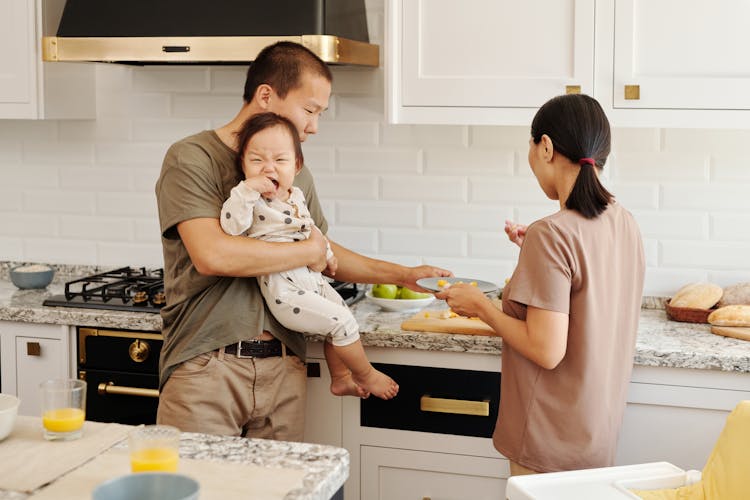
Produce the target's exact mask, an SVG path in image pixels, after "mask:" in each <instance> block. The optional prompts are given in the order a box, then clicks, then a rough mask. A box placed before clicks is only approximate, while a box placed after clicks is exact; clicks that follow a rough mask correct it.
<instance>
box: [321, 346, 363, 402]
mask: <svg viewBox="0 0 750 500" xmlns="http://www.w3.org/2000/svg"><path fill="white" fill-rule="evenodd" d="M324 352H325V356H326V363H328V371H329V372H330V374H331V392H332V393H333V394H335V395H336V396H357V397H360V398H368V397H370V392H369V391H367V390H365V389H363V388H362V387H360V386H358V385H357V383H356V382H354V379H352V372H351V370H349V368H347V366H346V365H345V364H344V361H343V360H342V359H341V358H340V357H339V355H338V354H337V353H336V349H335V348H334V347H333V345H332V344H331V343H330V342H328V341H326V343H325V347H324Z"/></svg>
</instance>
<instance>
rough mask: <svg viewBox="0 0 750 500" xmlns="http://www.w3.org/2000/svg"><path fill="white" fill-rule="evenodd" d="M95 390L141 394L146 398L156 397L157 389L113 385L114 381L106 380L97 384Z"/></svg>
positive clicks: (102, 392) (101, 392)
mask: <svg viewBox="0 0 750 500" xmlns="http://www.w3.org/2000/svg"><path fill="white" fill-rule="evenodd" d="M97 392H99V394H101V395H105V394H119V395H122V396H143V397H146V398H158V397H159V389H144V388H142V387H125V386H121V385H115V384H114V382H107V383H106V384H105V383H103V382H102V383H101V384H99V387H98V388H97Z"/></svg>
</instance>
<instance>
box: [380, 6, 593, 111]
mask: <svg viewBox="0 0 750 500" xmlns="http://www.w3.org/2000/svg"><path fill="white" fill-rule="evenodd" d="M387 9H388V12H387V18H388V22H387V31H388V32H387V34H386V37H387V41H386V50H387V57H386V59H387V74H388V90H389V92H390V95H389V118H390V120H391V121H393V122H396V123H463V124H475V123H477V124H482V123H518V124H524V125H528V123H529V121H530V119H531V117H532V116H533V113H534V111H535V110H536V109H537V108H538V107H539V106H540V105H541V104H543V103H544V102H545V101H546V100H547V99H549V98H550V97H552V96H555V95H558V94H563V93H565V92H566V91H580V92H584V93H589V94H590V93H592V92H593V84H594V75H593V66H594V0H579V1H575V0H538V1H536V2H518V1H515V0H464V1H461V2H456V1H455V0H389V2H388V5H387Z"/></svg>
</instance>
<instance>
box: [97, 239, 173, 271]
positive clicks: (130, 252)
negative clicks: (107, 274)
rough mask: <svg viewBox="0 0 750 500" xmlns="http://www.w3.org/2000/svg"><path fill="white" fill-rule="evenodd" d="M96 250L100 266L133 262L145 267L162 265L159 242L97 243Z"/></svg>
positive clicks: (122, 264) (124, 264) (118, 265)
mask: <svg viewBox="0 0 750 500" xmlns="http://www.w3.org/2000/svg"><path fill="white" fill-rule="evenodd" d="M96 250H97V254H98V260H99V263H100V265H102V266H112V267H121V266H132V265H133V263H134V262H135V263H137V264H138V265H139V266H145V267H147V268H157V267H163V266H164V259H163V257H162V253H161V244H160V243H154V244H148V243H99V244H97V248H96Z"/></svg>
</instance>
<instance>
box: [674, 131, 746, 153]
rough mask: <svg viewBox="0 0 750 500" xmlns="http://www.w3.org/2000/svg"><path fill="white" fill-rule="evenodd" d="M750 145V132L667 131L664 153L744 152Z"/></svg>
mask: <svg viewBox="0 0 750 500" xmlns="http://www.w3.org/2000/svg"><path fill="white" fill-rule="evenodd" d="M748 143H750V130H720V129H719V130H711V129H688V128H686V129H666V130H664V143H663V144H662V149H663V150H664V151H678V152H681V153H699V154H700V153H708V152H726V151H737V152H741V151H744V149H745V147H746V146H747V144H748Z"/></svg>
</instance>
